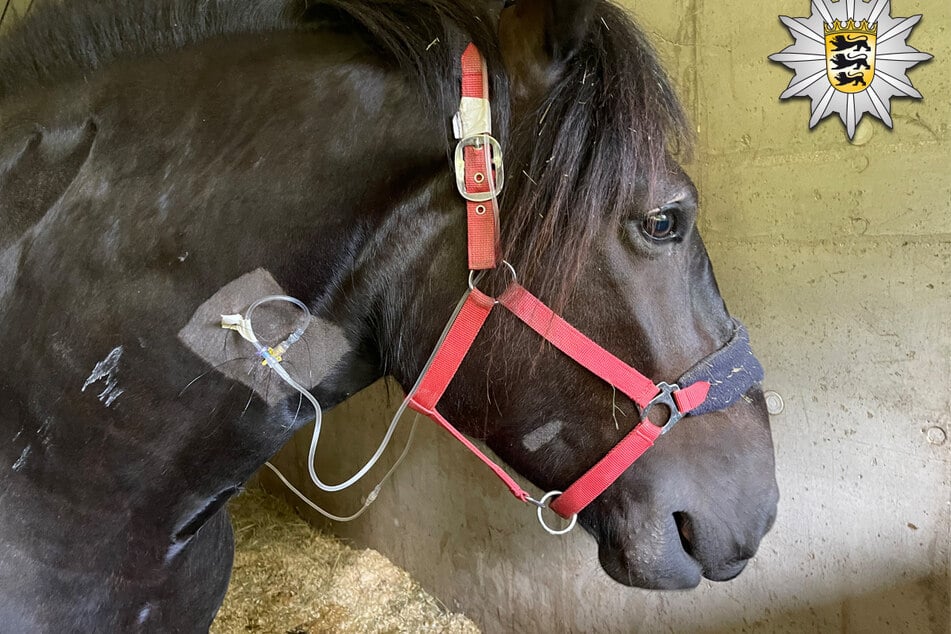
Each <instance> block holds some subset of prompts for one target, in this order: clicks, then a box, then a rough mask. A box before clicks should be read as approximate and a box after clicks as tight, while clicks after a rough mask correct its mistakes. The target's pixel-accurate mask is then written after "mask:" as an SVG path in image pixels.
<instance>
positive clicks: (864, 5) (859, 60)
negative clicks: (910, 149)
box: [769, 0, 931, 139]
mask: <svg viewBox="0 0 951 634" xmlns="http://www.w3.org/2000/svg"><path fill="white" fill-rule="evenodd" d="M890 5H891V1H890V0H813V2H812V15H810V16H809V17H808V18H790V17H787V16H780V18H779V19H780V21H782V23H783V24H784V25H786V28H788V29H789V32H790V34H791V35H792V36H793V38H794V39H795V40H796V43H795V44H793V45H792V46H789V47H787V48H786V49H784V50H783V51H782V52H780V53H775V54H774V55H770V56H769V59H771V60H773V61H774V62H780V63H782V64H784V65H785V66H787V67H788V68H790V69H792V70H794V71H795V72H796V75H795V77H793V78H792V80H791V81H790V82H789V87H788V88H786V90H785V91H784V92H783V94H782V95H780V99H789V98H792V97H809V98H810V99H811V100H812V118H810V120H809V127H810V128H814V127H815V126H816V124H818V123H819V122H820V121H822V120H823V119H824V118H826V117H827V116H829V115H831V114H832V113H838V115H839V117H840V118H841V119H842V123H844V124H845V129H846V131H847V132H848V134H849V138H850V139H851V138H852V137H854V136H855V128H856V127H857V126H858V124H859V121H861V120H862V117H863V116H864V115H865V114H866V113H867V114H870V115H872V116H874V117H878V118H879V119H881V120H882V122H883V123H885V125H887V126H888V127H889V128H891V127H892V125H893V124H892V116H891V99H892V97H911V98H913V99H921V98H922V97H921V93H920V92H918V91H917V90H915V88H914V86H912V85H911V80H910V79H908V76H907V75H906V73H907V72H908V70H909V69H910V68H911V67H912V66H914V65H916V64H918V63H919V62H924V61H926V60H929V59H931V55H929V54H928V53H922V52H920V51H918V50H917V49H914V48H912V47H910V46H908V44H907V42H906V40H907V39H908V37H909V36H910V35H911V31H912V29H913V28H915V25H917V24H918V22H919V21H920V20H921V16H920V15H915V16H912V17H910V18H893V17H891V6H890Z"/></svg>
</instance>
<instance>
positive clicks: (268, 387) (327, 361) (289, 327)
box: [178, 269, 351, 405]
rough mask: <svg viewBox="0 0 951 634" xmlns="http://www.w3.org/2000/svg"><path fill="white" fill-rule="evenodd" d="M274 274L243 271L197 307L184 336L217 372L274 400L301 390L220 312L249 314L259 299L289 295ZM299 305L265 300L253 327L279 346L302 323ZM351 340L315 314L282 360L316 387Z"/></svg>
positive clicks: (301, 379)
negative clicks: (225, 324)
mask: <svg viewBox="0 0 951 634" xmlns="http://www.w3.org/2000/svg"><path fill="white" fill-rule="evenodd" d="M284 294H285V293H284V290H283V289H282V288H281V287H280V285H278V283H277V282H276V281H275V280H274V278H273V277H272V276H271V274H270V273H268V272H267V271H265V270H264V269H257V270H256V271H252V272H250V273H247V274H245V275H242V276H241V277H239V278H238V279H236V280H235V281H233V282H231V283H229V284H227V285H226V286H225V287H224V288H222V289H221V290H220V291H218V292H217V293H215V294H214V295H212V297H211V298H210V299H209V300H208V301H206V302H205V303H203V304H202V305H201V306H199V307H198V310H197V311H195V314H194V315H193V316H192V318H191V320H190V321H189V322H188V324H187V325H186V326H185V327H184V328H182V329H181V330H180V331H179V333H178V338H179V340H180V341H181V342H182V343H183V344H185V347H187V348H188V349H189V350H191V351H192V352H194V353H195V354H197V355H198V356H199V357H201V358H202V359H203V360H204V361H205V362H206V363H208V364H209V365H210V366H211V367H212V368H214V369H215V370H216V371H217V372H220V373H221V374H223V375H225V376H227V377H228V378H229V379H232V380H235V381H238V382H239V383H242V384H244V385H246V386H248V387H250V388H251V389H252V390H254V393H255V394H257V395H258V396H259V397H260V398H262V399H264V400H265V401H266V402H267V403H268V404H269V405H275V404H277V403H279V402H280V401H282V400H284V399H285V398H287V397H288V396H291V395H294V394H297V392H296V390H294V389H293V388H292V387H290V386H289V385H287V384H286V383H285V382H284V381H283V380H281V378H280V377H279V376H277V374H276V373H274V372H273V371H272V370H271V369H270V368H268V367H267V366H264V365H262V364H261V359H260V358H259V357H258V356H257V353H256V351H255V349H254V346H252V345H251V344H250V343H248V342H247V341H245V340H244V339H242V338H241V337H240V336H239V335H238V334H237V333H236V332H233V331H231V330H225V329H223V328H222V327H221V316H222V315H231V314H238V313H240V314H244V313H245V312H246V311H247V309H248V307H249V306H250V305H251V304H253V303H254V302H256V301H257V300H259V299H261V298H263V297H268V296H271V295H284ZM302 317H303V316H302V314H301V311H300V309H298V308H296V307H295V306H292V305H291V304H287V303H273V304H265V305H262V306H261V307H260V308H258V309H257V310H255V311H254V330H255V334H256V335H257V338H258V340H259V341H261V342H262V343H263V344H265V345H277V344H278V343H280V342H281V341H283V340H284V339H285V338H287V336H288V335H289V334H290V333H291V332H293V331H294V330H295V329H296V328H297V327H298V325H299V324H300V323H301V322H300V320H301V319H302ZM350 350H351V346H350V342H349V341H348V340H347V338H346V336H345V334H344V331H343V329H342V328H340V326H337V325H336V324H334V323H332V322H330V321H327V320H324V319H320V318H319V317H313V318H312V319H311V321H310V325H309V326H308V327H307V330H306V331H305V332H304V336H303V337H302V338H301V339H300V341H298V342H297V343H295V344H294V345H293V346H291V349H290V350H288V351H287V353H285V354H284V357H283V361H282V365H283V366H284V368H285V369H286V370H287V371H288V373H289V374H290V375H291V376H292V377H293V378H294V379H295V380H296V381H298V382H299V383H301V385H303V386H305V387H307V388H312V387H315V386H316V385H318V384H319V383H320V382H321V381H322V380H323V379H324V378H326V377H327V375H328V374H330V371H331V370H332V369H333V368H334V366H335V365H337V363H338V362H339V361H340V360H341V359H343V358H344V357H345V356H346V355H347V353H348V352H350Z"/></svg>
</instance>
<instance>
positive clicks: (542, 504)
mask: <svg viewBox="0 0 951 634" xmlns="http://www.w3.org/2000/svg"><path fill="white" fill-rule="evenodd" d="M561 494H562V491H549V492H548V493H546V494H545V496H544V497H543V498H542V499H540V500H538V503H537V506H538V508H537V509H536V511H535V512H536V514H537V515H538V523H539V524H541V525H542V528H544V529H545V532H547V533H548V534H549V535H565V534H567V533H570V532H571V531H572V529H574V527H575V524H577V523H578V514H577V513H575V514H574V515H572V516H571V521H570V522H569V523H568V526H567V527H566V528H563V529H561V530H556V529H554V528H552V527H551V526H549V525H548V524H546V523H545V518H544V517H543V516H542V511H543V510H545V509H547V508H548V505H547V504H546V502H548V500H549V499H550V498H552V497H554V496H556V495H561Z"/></svg>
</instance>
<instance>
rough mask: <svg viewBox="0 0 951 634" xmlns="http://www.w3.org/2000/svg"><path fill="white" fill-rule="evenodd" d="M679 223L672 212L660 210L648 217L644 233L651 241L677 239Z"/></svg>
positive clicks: (645, 220)
mask: <svg viewBox="0 0 951 634" xmlns="http://www.w3.org/2000/svg"><path fill="white" fill-rule="evenodd" d="M676 229H677V222H676V219H675V218H674V214H673V213H672V212H670V211H666V210H664V209H660V210H658V211H655V212H653V213H651V214H650V215H648V216H647V218H645V219H644V233H645V234H646V235H647V237H648V238H650V239H651V240H658V241H662V240H669V239H670V238H675V237H676V236H677V233H676Z"/></svg>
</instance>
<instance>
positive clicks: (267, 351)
mask: <svg viewBox="0 0 951 634" xmlns="http://www.w3.org/2000/svg"><path fill="white" fill-rule="evenodd" d="M467 296H468V293H466V294H465V295H463V297H462V299H461V300H460V301H459V303H458V304H457V305H456V308H455V310H454V311H453V314H452V317H451V318H450V319H449V322H448V323H447V324H446V327H445V329H444V330H443V332H442V334H441V335H440V337H439V341H438V342H437V343H436V346H435V347H434V349H433V352H432V354H431V355H430V356H429V359H428V360H427V362H426V364H425V366H424V367H423V371H422V372H421V373H420V375H419V378H418V379H417V380H416V384H415V385H414V386H413V389H411V390H410V391H409V393H408V394H407V396H406V398H404V399H403V402H402V403H401V404H400V407H399V409H398V410H397V411H396V414H395V415H394V416H393V419H392V420H391V421H390V426H389V427H388V428H387V431H386V434H385V435H384V437H383V440H382V442H381V443H380V445H379V447H377V450H376V452H374V454H373V456H372V457H371V458H370V460H369V461H368V462H367V463H366V464H365V465H364V466H363V467H362V468H361V469H360V470H359V471H357V473H355V474H354V475H353V476H351V477H350V478H349V479H347V480H346V481H344V482H341V483H339V484H335V485H328V484H326V483H324V482H323V481H322V480H321V479H320V477H319V476H318V475H317V472H316V468H315V463H316V454H317V445H318V443H319V442H320V432H321V429H322V423H323V410H322V409H321V407H320V403H318V402H317V399H316V398H314V395H313V394H311V393H310V391H309V390H307V389H306V388H305V387H303V386H302V385H301V384H300V383H298V382H297V381H295V380H294V379H293V378H292V377H291V376H290V374H288V372H287V370H286V369H285V368H284V367H283V365H281V362H280V357H281V355H283V354H284V353H285V352H286V351H287V350H288V348H290V346H291V345H293V344H294V343H296V342H297V341H298V340H299V339H300V338H301V337H302V336H303V334H304V331H305V330H306V329H307V326H308V325H309V324H310V320H311V319H312V315H311V313H310V310H309V309H308V308H307V306H306V305H305V304H304V303H303V302H301V301H300V300H298V299H295V298H293V297H289V296H286V295H270V296H268V297H264V298H261V299H259V300H258V301H256V302H254V303H253V304H251V306H250V307H249V308H248V311H247V313H246V314H245V317H244V328H245V329H246V332H243V333H241V334H242V336H243V337H244V338H245V339H247V340H248V341H249V342H251V344H252V345H254V347H255V349H256V350H257V351H258V355H259V356H261V357H262V358H263V359H264V361H265V363H266V364H267V365H268V366H270V367H271V368H272V369H273V370H274V371H275V372H276V373H277V375H278V376H279V377H281V379H283V380H284V382H285V383H287V384H288V385H290V386H291V387H292V388H294V389H295V390H297V391H298V392H299V393H300V394H301V396H303V397H304V398H306V399H307V400H308V401H309V402H310V404H311V405H312V406H313V408H314V412H315V416H314V431H313V433H312V434H311V442H310V449H309V451H308V456H307V470H308V473H309V475H310V479H311V481H312V482H313V483H314V485H315V486H316V487H317V488H319V489H321V490H323V491H327V492H331V493H335V492H338V491H343V490H345V489H347V488H349V487H351V486H353V485H354V484H356V483H357V482H359V481H360V480H361V479H362V478H363V477H364V476H365V475H366V474H367V473H368V472H369V471H370V469H372V468H373V467H374V466H375V465H376V463H377V462H378V461H379V459H380V457H381V456H382V455H383V452H384V451H385V450H386V447H387V446H388V445H389V443H390V441H391V440H392V437H393V433H394V432H395V431H396V427H397V425H398V424H399V421H400V419H401V418H402V416H403V414H404V413H405V412H406V408H407V407H408V406H409V403H410V400H411V399H412V397H413V396H414V395H415V394H416V390H417V389H419V386H420V383H421V382H422V380H423V377H425V376H426V373H427V371H428V370H429V368H430V366H431V365H432V363H433V360H434V359H435V357H436V353H437V352H438V351H439V348H440V347H441V346H442V344H443V342H444V341H445V339H446V337H447V336H448V334H449V330H450V328H451V327H452V324H453V322H454V321H455V319H456V316H457V315H458V314H459V312H460V311H461V310H462V306H463V304H464V303H465V300H466V297H467ZM269 302H288V303H291V304H294V305H295V306H297V307H298V308H300V309H301V311H302V312H303V313H304V316H305V319H304V323H303V324H302V325H301V326H300V327H298V328H297V330H295V331H294V332H293V333H292V334H291V336H290V337H288V338H287V339H286V340H285V341H283V342H281V343H280V344H279V345H278V346H277V347H276V348H269V347H265V346H264V345H262V344H261V343H260V342H259V341H258V339H257V336H256V335H255V334H254V327H253V326H252V323H251V317H252V315H253V314H254V311H255V309H257V308H258V307H260V306H261V305H262V304H265V303H269ZM239 332H240V331H239ZM417 422H418V416H417V417H414V419H413V426H412V428H411V429H410V433H409V436H408V437H407V440H406V444H405V446H404V447H403V451H402V453H401V454H400V456H399V458H397V460H396V462H395V463H394V464H393V466H392V467H391V468H390V470H389V471H387V473H386V474H385V475H384V476H383V478H382V479H381V480H380V482H379V483H378V484H377V485H376V486H375V487H374V488H373V490H372V491H371V492H370V494H369V495H368V496H367V499H366V501H365V502H364V504H363V506H362V507H361V508H360V510H358V511H357V512H356V513H354V514H352V515H349V516H345V517H341V516H338V515H334V514H333V513H330V512H329V511H327V510H325V509H323V508H321V507H320V506H318V505H317V504H316V503H314V502H313V501H312V500H310V499H309V498H308V497H307V496H305V495H304V494H303V493H301V492H300V491H299V490H298V489H297V488H296V487H295V486H294V485H293V484H291V483H290V482H289V481H288V480H287V478H286V477H284V475H283V474H282V473H281V472H280V470H278V469H277V467H275V466H274V465H273V464H271V463H270V462H266V463H265V466H267V467H268V468H269V469H270V470H271V471H273V472H274V474H275V475H277V477H278V478H279V479H280V480H281V482H282V483H283V484H284V485H285V486H286V487H287V488H288V489H289V490H290V491H291V492H292V493H293V494H294V495H296V496H297V497H298V498H300V500H301V501H303V502H304V503H305V504H307V506H309V507H310V508H312V509H314V510H315V511H317V512H318V513H320V514H321V515H323V516H325V517H327V518H329V519H331V520H334V521H338V522H349V521H352V520H355V519H357V518H358V517H360V516H361V515H362V514H363V513H364V512H365V511H366V510H367V508H369V506H370V505H371V504H372V503H373V502H374V501H375V500H376V498H377V496H378V495H379V492H380V490H381V489H382V487H383V484H384V483H385V482H386V481H387V480H388V479H389V478H390V476H392V474H393V473H394V472H395V471H396V469H397V467H399V465H400V464H401V463H402V462H403V460H404V459H405V458H406V455H407V454H408V453H409V449H410V445H411V444H412V441H413V437H414V434H415V432H416V425H417Z"/></svg>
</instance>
